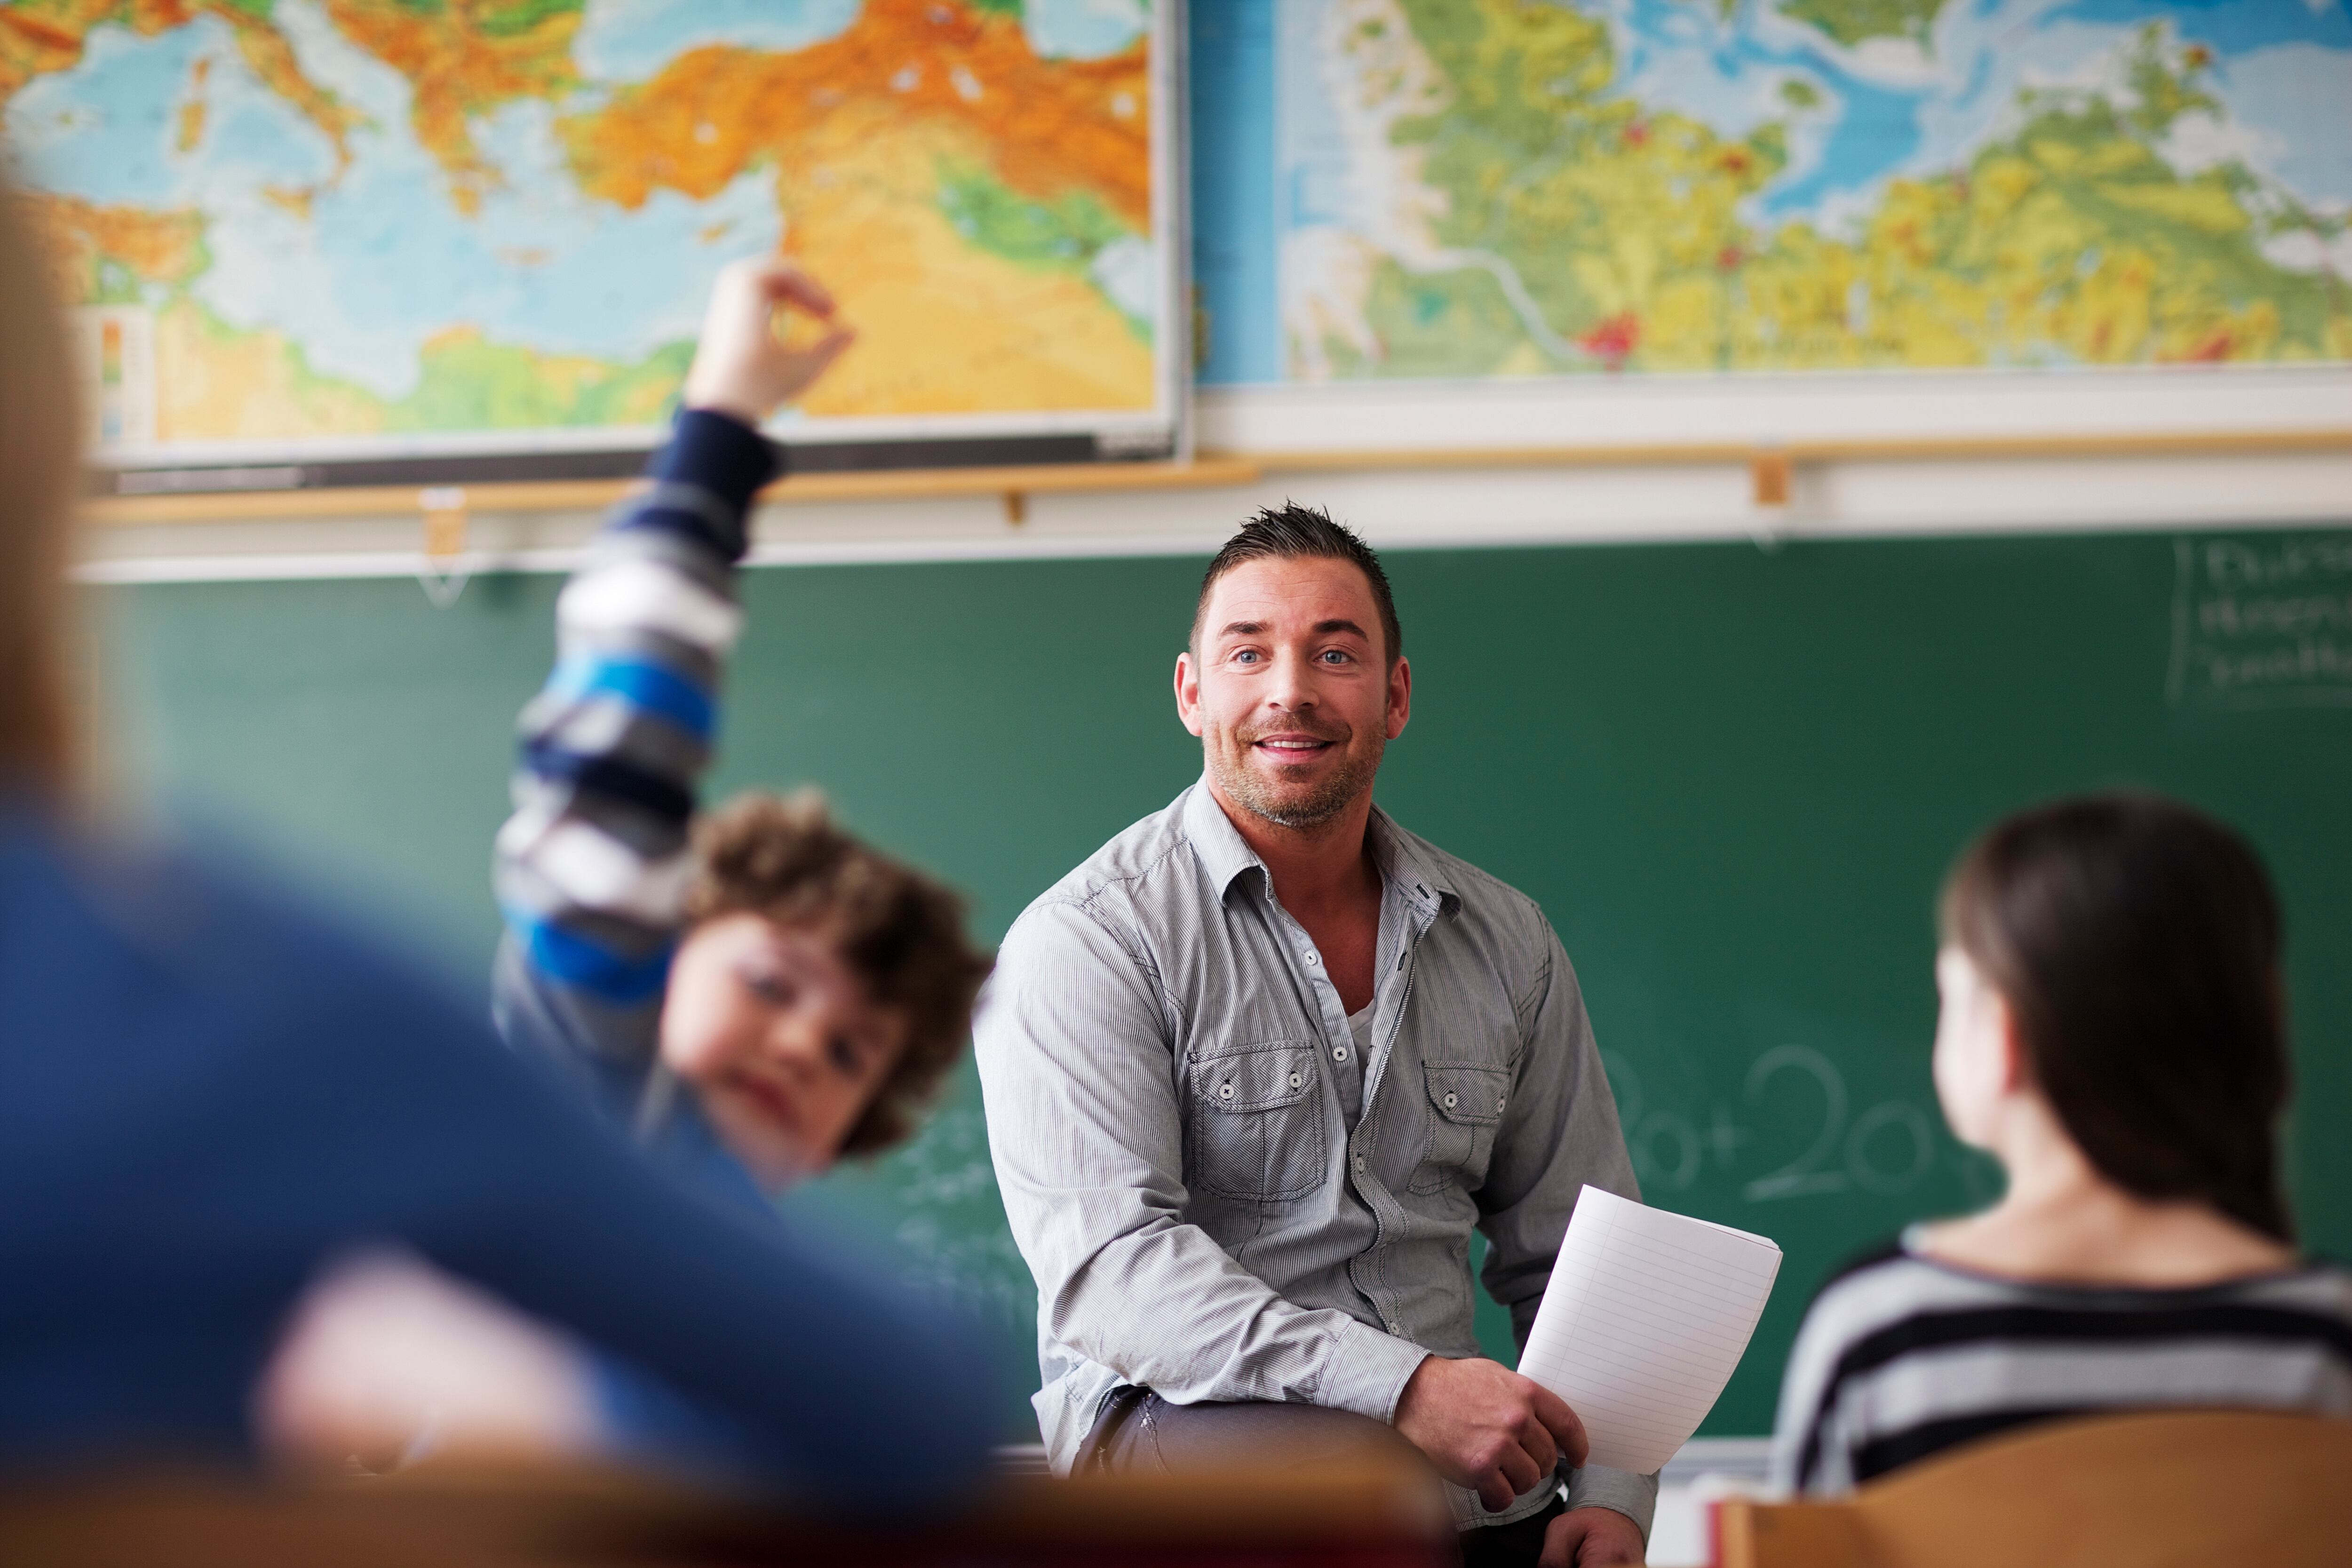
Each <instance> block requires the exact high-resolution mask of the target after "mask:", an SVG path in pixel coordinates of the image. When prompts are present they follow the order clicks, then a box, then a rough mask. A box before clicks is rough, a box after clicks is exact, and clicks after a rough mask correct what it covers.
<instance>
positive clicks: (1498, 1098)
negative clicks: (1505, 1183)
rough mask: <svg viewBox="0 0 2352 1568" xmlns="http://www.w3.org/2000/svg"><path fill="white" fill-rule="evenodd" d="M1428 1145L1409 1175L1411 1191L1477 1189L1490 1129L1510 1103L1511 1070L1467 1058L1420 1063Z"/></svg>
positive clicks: (1490, 1146) (1491, 1139)
mask: <svg viewBox="0 0 2352 1568" xmlns="http://www.w3.org/2000/svg"><path fill="white" fill-rule="evenodd" d="M1421 1074H1422V1083H1423V1089H1425V1090H1426V1091H1427V1093H1428V1096H1429V1145H1428V1147H1427V1149H1425V1150H1424V1151H1423V1154H1422V1158H1421V1164H1420V1166H1419V1167H1418V1168H1417V1169H1415V1170H1414V1172H1413V1173H1412V1190H1413V1191H1414V1192H1416V1193H1422V1194H1429V1193H1439V1192H1444V1191H1445V1190H1446V1189H1447V1188H1449V1187H1462V1188H1465V1189H1467V1190H1471V1191H1475V1190H1476V1188H1477V1186H1478V1184H1480V1183H1481V1182H1483V1181H1484V1180H1485V1179H1486V1162H1487V1161H1488V1160H1490V1159H1492V1158H1493V1157H1494V1153H1495V1130H1496V1128H1497V1127H1499V1126H1501V1125H1502V1121H1503V1111H1504V1110H1505V1109H1506V1108H1507V1107H1508V1106H1509V1104H1510V1096H1511V1069H1510V1068H1506V1067H1493V1066H1489V1065H1486V1064H1483V1063H1471V1062H1425V1063H1423V1065H1422V1069H1421Z"/></svg>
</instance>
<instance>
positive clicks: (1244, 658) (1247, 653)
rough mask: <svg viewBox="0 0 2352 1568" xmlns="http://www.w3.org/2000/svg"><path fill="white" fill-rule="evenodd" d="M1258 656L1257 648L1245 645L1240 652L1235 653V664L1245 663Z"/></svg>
mask: <svg viewBox="0 0 2352 1568" xmlns="http://www.w3.org/2000/svg"><path fill="white" fill-rule="evenodd" d="M1255 658H1257V650H1256V649H1255V648H1250V647H1245V648H1244V649H1242V650H1241V651H1240V652H1239V653H1237V654H1235V655H1234V663H1235V664H1245V663H1249V662H1251V661H1253V660H1255Z"/></svg>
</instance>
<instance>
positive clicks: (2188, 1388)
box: [1772, 1234, 2352, 1494]
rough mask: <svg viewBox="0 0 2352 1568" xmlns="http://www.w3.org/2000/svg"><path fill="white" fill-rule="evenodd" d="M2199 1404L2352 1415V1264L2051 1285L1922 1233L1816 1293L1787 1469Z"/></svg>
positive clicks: (1783, 1454) (1820, 1487)
mask: <svg viewBox="0 0 2352 1568" xmlns="http://www.w3.org/2000/svg"><path fill="white" fill-rule="evenodd" d="M2190 1406H2236V1407H2242V1408H2254V1409H2270V1410H2291V1411H2308V1412H2311V1413H2314V1414H2317V1415H2336V1416H2341V1417H2345V1418H2347V1419H2352V1274H2347V1272H2345V1271H2344V1270H2343V1269H2340V1268H2331V1267H2327V1266H2325V1265H2319V1264H2312V1265H2306V1266H2305V1267H2303V1268H2294V1269H2291V1270H2288V1271H2286V1272H2284V1273H2279V1274H2272V1275H2264V1276H2261V1277H2258V1278H2255V1279H2241V1280H2232V1281H2230V1282H2227V1283H2224V1284H2219V1285H2210V1286H2200V1287H2197V1288H2194V1289H2103V1288H2088V1287H2071V1286H2053V1285H2038V1284H2030V1283H2025V1282H2022V1281H2018V1280H2012V1279H2000V1278H1997V1277H1994V1276H1990V1275H1985V1274H1979V1273H1974V1272H1971V1271H1969V1270H1967V1269H1963V1268H1955V1267H1953V1266H1951V1265H1948V1264H1944V1263H1940V1262H1936V1261H1934V1260H1931V1259H1929V1258H1925V1257H1923V1256H1921V1255H1920V1254H1919V1252H1918V1251H1917V1250H1916V1246H1915V1245H1914V1241H1913V1238H1912V1237H1911V1236H1909V1235H1907V1234H1906V1237H1904V1239H1903V1241H1902V1243H1900V1244H1899V1245H1897V1246H1895V1247H1890V1248H1888V1249H1886V1250H1885V1251H1883V1252H1880V1253H1877V1254H1875V1255H1874V1256H1872V1257H1870V1258H1864V1259H1863V1260H1862V1261H1860V1262H1858V1263H1855V1264H1853V1265H1851V1266H1849V1267H1848V1268H1846V1269H1845V1270H1844V1271H1843V1272H1842V1273H1840V1274H1838V1275H1836V1276H1835V1277H1833V1278H1832V1279H1831V1280H1830V1282H1829V1283H1828V1284H1826V1285H1824V1286H1823V1287H1822V1290H1821V1293H1820V1294H1819V1295H1818V1296H1816V1297H1815V1298H1814V1300H1813V1304H1812V1308H1811V1310H1810V1311H1809V1312H1807V1313H1806V1316H1805V1322H1804V1327H1803V1328H1802V1329H1801V1330H1800V1331H1799V1332H1798V1335H1797V1342H1796V1346H1795V1348H1794V1349H1793V1350H1792V1351H1791V1352H1790V1356H1789V1366H1788V1372H1787V1373H1786V1375H1785V1376H1784V1377H1783V1379H1782V1382H1781V1384H1780V1417H1779V1420H1778V1422H1777V1423H1776V1426H1775V1432H1774V1436H1773V1454H1772V1459H1773V1478H1774V1479H1775V1481H1776V1482H1777V1483H1778V1484H1779V1485H1780V1487H1781V1488H1782V1489H1785V1490H1789V1491H1801V1492H1810V1493H1818V1494H1836V1493H1840V1492H1845V1491H1849V1490H1851V1489H1853V1488H1854V1487H1856V1486H1858V1485H1861V1484H1862V1483H1864V1482H1865V1481H1869V1480H1871V1479H1874V1478H1875V1477H1878V1476H1882V1475H1885V1473H1886V1472H1887V1471H1889V1470H1892V1469H1895V1468H1898V1467H1900V1466H1903V1465H1906V1464H1909V1463H1911V1462H1912V1461H1913V1460H1916V1459H1923V1458H1927V1457H1928V1456H1929V1455H1931V1454H1935V1453H1937V1452H1940V1451H1941V1450H1943V1449H1946V1448H1949V1447H1955V1446H1956V1445H1958V1444H1961V1443H1966V1442H1969V1441H1971V1440H1973V1439H1975V1438H1979V1437H1985V1436H1991V1435H1993V1434H1995V1433H1999V1432H2003V1431H2007V1430H2009V1429H2011V1428H2012V1427H2017V1426H2026V1425H2029V1424H2031V1423H2032V1422H2036V1421H2043V1420H2049V1419H2053V1418H2054V1417H2059V1416H2065V1415H2089V1414H2093V1413H2100V1412H2109V1413H2116V1412H2123V1411H2128V1410H2144V1409H2161V1408H2173V1409H2178V1408H2182V1407H2190Z"/></svg>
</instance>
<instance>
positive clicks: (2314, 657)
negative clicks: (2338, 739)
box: [2166, 533, 2352, 708]
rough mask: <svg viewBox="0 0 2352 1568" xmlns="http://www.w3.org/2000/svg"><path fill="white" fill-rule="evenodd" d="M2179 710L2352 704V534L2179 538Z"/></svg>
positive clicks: (2173, 672) (2170, 681)
mask: <svg viewBox="0 0 2352 1568" xmlns="http://www.w3.org/2000/svg"><path fill="white" fill-rule="evenodd" d="M2166 695H2167V697H2168V700H2170V701H2171V703H2172V705H2173V706H2174V707H2176V708H2281V707H2307V706H2316V707H2334V706H2347V707H2352V533H2309V534H2292V533H2290V534H2230V535H2221V536H2207V537H2200V538H2186V537H2184V538H2181V539H2177V540H2175V541H2174V542H2173V590H2172V663H2171V668H2170V671H2169V672H2168V676H2167V679H2166Z"/></svg>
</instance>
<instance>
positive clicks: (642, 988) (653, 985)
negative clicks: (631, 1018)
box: [504, 908, 677, 1007]
mask: <svg viewBox="0 0 2352 1568" xmlns="http://www.w3.org/2000/svg"><path fill="white" fill-rule="evenodd" d="M504 912H505V914H506V920H507V929H508V930H509V931H512V932H513V933H514V935H515V940H516V941H518V942H521V943H522V945H523V950H524V951H525V952H528V953H529V954H530V962H531V965H532V967H534V968H536V969H537V970H538V971H539V972H540V973H542V974H545V975H547V976H548V977H549V978H551V979H552V980H555V981H556V982H558V983H560V984H564V985H570V986H573V987H575V988H577V989H579V990H582V991H585V992H587V993H588V994H591V995H593V996H595V997H597V998H599V999H600V1000H602V1001H605V1002H610V1003H612V1004H613V1005H615V1006H623V1007H625V1006H631V1005H635V1004H636V1003H639V1002H645V1001H649V1000H651V999H652V998H653V997H655V996H657V995H659V994H661V990H662V987H663V986H665V985H667V984H669V962H670V959H671V957H672V956H673V955H675V954H676V952H677V943H676V942H664V943H663V944H662V945H661V946H660V947H659V948H656V950H655V951H654V952H650V953H647V954H646V956H644V957H643V958H630V957H627V956H625V955H624V954H621V953H617V952H614V951H612V950H611V949H610V948H608V947H605V946H603V945H602V944H601V943H598V942H595V941H593V940H592V939H590V938H588V937H585V936H583V935H581V934H580V933H579V932H578V931H567V930H565V929H564V928H563V927H562V926H561V925H558V924H556V923H555V922H554V921H548V920H542V919H541V918H540V917H539V916H537V915H534V914H531V913H530V912H529V911H528V910H520V909H514V908H509V909H507V910H505V911H504Z"/></svg>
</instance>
